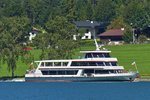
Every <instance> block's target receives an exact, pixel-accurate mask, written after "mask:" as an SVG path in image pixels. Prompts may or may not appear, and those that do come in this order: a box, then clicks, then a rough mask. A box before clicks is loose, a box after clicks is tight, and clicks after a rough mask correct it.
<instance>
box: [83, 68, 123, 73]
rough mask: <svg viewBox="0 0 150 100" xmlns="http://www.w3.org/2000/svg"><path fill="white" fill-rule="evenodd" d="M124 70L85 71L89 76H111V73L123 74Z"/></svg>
mask: <svg viewBox="0 0 150 100" xmlns="http://www.w3.org/2000/svg"><path fill="white" fill-rule="evenodd" d="M121 72H122V70H94V69H86V70H84V73H87V74H89V73H90V74H92V73H94V74H109V73H121Z"/></svg>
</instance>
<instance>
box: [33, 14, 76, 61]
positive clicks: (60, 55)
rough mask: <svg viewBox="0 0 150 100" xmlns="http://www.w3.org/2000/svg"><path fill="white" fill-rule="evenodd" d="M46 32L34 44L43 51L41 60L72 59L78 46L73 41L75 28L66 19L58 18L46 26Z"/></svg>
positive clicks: (40, 34) (39, 35)
mask: <svg viewBox="0 0 150 100" xmlns="http://www.w3.org/2000/svg"><path fill="white" fill-rule="evenodd" d="M45 26H46V32H44V33H39V34H38V36H37V37H36V38H35V40H34V43H36V46H37V47H38V48H40V49H41V50H42V55H41V59H64V58H70V56H71V54H72V50H73V49H74V48H75V47H76V46H77V45H76V42H75V41H73V35H74V34H75V26H74V25H73V24H72V23H70V22H68V21H67V19H66V18H65V17H59V16H57V17H56V18H54V19H49V21H48V22H47V23H46V24H45Z"/></svg>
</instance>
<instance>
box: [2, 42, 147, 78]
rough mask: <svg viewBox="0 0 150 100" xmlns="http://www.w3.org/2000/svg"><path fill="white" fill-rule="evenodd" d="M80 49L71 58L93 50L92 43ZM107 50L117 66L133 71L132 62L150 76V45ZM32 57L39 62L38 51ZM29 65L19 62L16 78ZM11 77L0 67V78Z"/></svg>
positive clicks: (141, 71) (83, 45)
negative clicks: (115, 60)
mask: <svg viewBox="0 0 150 100" xmlns="http://www.w3.org/2000/svg"><path fill="white" fill-rule="evenodd" d="M81 45H82V46H81V48H78V49H75V50H74V52H75V53H74V54H73V58H79V56H81V55H80V54H79V51H82V50H95V46H94V43H93V42H92V41H90V42H82V43H81ZM105 48H107V49H108V50H111V51H112V53H111V56H112V57H116V58H117V59H118V61H119V65H121V66H124V67H125V69H127V70H130V69H131V70H135V67H134V66H132V65H131V63H132V62H133V61H136V64H137V66H138V70H139V72H140V74H141V75H150V44H139V45H127V44H126V45H121V46H106V47H105ZM31 53H32V54H33V55H34V58H35V60H39V55H40V50H33V51H32V52H31ZM28 68H29V65H27V64H24V63H23V62H22V61H21V60H19V61H18V62H17V68H16V70H15V75H16V76H24V75H25V72H26V70H27V69H28ZM3 76H11V73H10V72H9V71H8V70H7V66H6V65H2V67H1V68H0V77H3Z"/></svg>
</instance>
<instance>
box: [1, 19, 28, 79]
mask: <svg viewBox="0 0 150 100" xmlns="http://www.w3.org/2000/svg"><path fill="white" fill-rule="evenodd" d="M28 24H29V21H28V18H26V17H9V18H6V17H3V18H1V20H0V26H1V29H0V33H1V34H0V38H1V40H0V44H1V46H0V51H1V56H0V60H1V61H3V62H4V63H7V65H8V70H9V71H11V72H12V77H14V71H15V68H16V67H17V65H16V62H17V60H18V59H19V56H20V55H21V52H23V51H22V47H23V43H24V42H25V39H24V34H25V32H26V31H27V28H28Z"/></svg>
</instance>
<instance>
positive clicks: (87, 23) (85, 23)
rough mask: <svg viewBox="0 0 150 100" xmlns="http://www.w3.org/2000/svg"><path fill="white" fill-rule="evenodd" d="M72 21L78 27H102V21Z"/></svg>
mask: <svg viewBox="0 0 150 100" xmlns="http://www.w3.org/2000/svg"><path fill="white" fill-rule="evenodd" d="M73 23H74V24H75V25H76V26H77V27H80V28H94V27H104V23H102V22H97V21H89V20H87V21H74V22H73Z"/></svg>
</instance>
